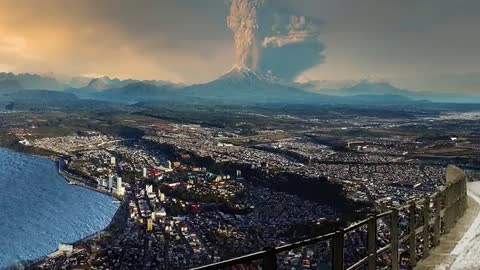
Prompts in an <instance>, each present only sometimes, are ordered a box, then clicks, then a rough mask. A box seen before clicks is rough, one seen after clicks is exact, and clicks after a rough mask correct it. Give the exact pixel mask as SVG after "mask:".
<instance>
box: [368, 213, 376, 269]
mask: <svg viewBox="0 0 480 270" xmlns="http://www.w3.org/2000/svg"><path fill="white" fill-rule="evenodd" d="M367 226H368V228H367V229H368V270H376V269H377V217H376V216H375V215H371V216H370V217H369V219H368V225H367Z"/></svg>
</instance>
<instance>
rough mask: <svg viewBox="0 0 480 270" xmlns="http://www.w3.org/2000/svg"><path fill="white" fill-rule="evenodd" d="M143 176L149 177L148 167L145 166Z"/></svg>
mask: <svg viewBox="0 0 480 270" xmlns="http://www.w3.org/2000/svg"><path fill="white" fill-rule="evenodd" d="M143 177H145V178H146V177H147V168H143Z"/></svg>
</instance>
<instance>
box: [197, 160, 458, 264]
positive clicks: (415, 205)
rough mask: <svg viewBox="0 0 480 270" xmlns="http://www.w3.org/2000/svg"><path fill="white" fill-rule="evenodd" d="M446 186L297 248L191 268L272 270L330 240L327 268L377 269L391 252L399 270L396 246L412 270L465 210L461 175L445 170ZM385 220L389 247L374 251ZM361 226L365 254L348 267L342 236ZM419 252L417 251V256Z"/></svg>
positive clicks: (291, 246)
mask: <svg viewBox="0 0 480 270" xmlns="http://www.w3.org/2000/svg"><path fill="white" fill-rule="evenodd" d="M446 180H447V181H446V185H445V187H444V188H442V189H441V190H440V191H438V192H436V193H435V194H433V195H432V196H430V197H427V198H424V199H422V200H417V201H412V202H410V203H409V204H406V205H405V206H402V207H399V208H394V209H391V210H388V211H386V212H383V213H380V214H375V215H370V216H369V217H368V218H367V219H365V220H362V221H360V222H358V223H355V224H353V225H351V226H349V227H347V228H345V229H342V230H338V231H336V232H333V233H329V234H326V235H321V236H318V237H314V238H310V239H307V240H303V241H299V242H296V243H291V244H287V245H284V246H279V247H272V248H265V249H264V250H262V251H259V252H256V253H252V254H248V255H245V256H241V257H237V258H233V259H230V260H226V261H222V262H218V263H214V264H210V265H206V266H201V267H197V268H193V269H192V270H213V269H235V268H238V269H241V268H242V267H241V265H245V264H252V263H253V262H254V261H261V262H260V263H259V264H258V267H259V268H261V269H265V270H274V269H277V263H278V261H277V259H278V255H279V254H280V253H282V252H286V251H291V250H295V249H298V248H302V247H305V246H308V245H312V244H316V243H320V242H323V241H330V246H331V247H332V254H333V255H332V256H333V258H332V262H331V265H332V269H334V270H354V269H369V270H376V269H377V267H378V265H377V263H378V257H379V256H380V255H381V254H384V253H386V252H390V265H389V266H390V267H389V268H390V269H392V270H398V269H400V263H401V262H400V245H401V244H402V245H404V246H405V247H406V248H407V251H406V252H405V254H407V255H408V256H407V260H408V264H409V267H410V268H413V267H414V266H415V265H416V263H417V261H418V260H419V259H423V258H426V257H428V255H429V253H430V249H431V248H432V247H435V246H437V245H438V244H439V243H440V238H441V235H443V234H444V233H448V232H449V231H450V230H451V229H452V228H453V227H454V226H455V223H456V222H457V221H458V219H459V218H461V217H462V216H463V214H464V213H465V210H466V208H467V188H466V177H465V174H464V173H463V171H461V170H460V169H458V168H457V167H453V166H450V167H449V168H448V169H447V176H446ZM401 212H402V213H405V214H404V215H402V217H405V218H406V221H407V222H406V225H407V226H406V228H400V226H399V224H400V223H399V218H400V216H401V215H400V214H399V213H401ZM382 218H388V220H389V221H390V222H389V227H390V228H389V232H390V242H389V244H387V245H384V246H383V247H378V243H377V242H378V241H377V239H378V231H377V229H378V220H379V219H382ZM362 226H366V227H367V239H368V241H367V255H366V256H364V257H363V258H361V259H359V260H357V261H356V262H354V263H353V264H351V265H350V266H348V267H347V266H346V264H345V260H344V259H345V237H346V234H347V233H349V232H352V231H354V230H356V229H358V228H360V227H362ZM418 251H420V252H418Z"/></svg>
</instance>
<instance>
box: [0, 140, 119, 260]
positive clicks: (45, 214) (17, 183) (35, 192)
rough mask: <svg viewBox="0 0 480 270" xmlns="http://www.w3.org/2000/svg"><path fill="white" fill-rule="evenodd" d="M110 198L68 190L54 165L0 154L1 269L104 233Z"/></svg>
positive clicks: (112, 210)
mask: <svg viewBox="0 0 480 270" xmlns="http://www.w3.org/2000/svg"><path fill="white" fill-rule="evenodd" d="M117 208H118V206H116V205H115V204H113V203H112V198H110V197H108V196H106V195H103V194H100V193H97V192H94V191H90V190H87V189H84V188H81V187H76V186H71V185H68V184H67V182H66V181H65V179H64V178H62V177H61V176H60V175H59V174H58V173H57V169H56V166H55V163H54V162H52V161H50V160H47V159H42V158H35V157H30V156H27V155H23V154H19V153H15V152H12V151H9V150H4V149H0V269H1V268H4V267H7V266H10V265H12V264H15V263H17V262H19V261H20V260H32V259H38V258H41V257H43V256H45V255H47V254H49V253H52V252H54V251H55V250H57V248H58V244H60V243H72V242H75V241H77V240H79V239H82V238H84V237H86V236H89V235H91V234H94V233H95V232H97V231H100V230H102V229H104V228H105V227H106V226H108V224H109V223H110V221H111V219H112V217H113V215H114V214H115V211H116V210H117Z"/></svg>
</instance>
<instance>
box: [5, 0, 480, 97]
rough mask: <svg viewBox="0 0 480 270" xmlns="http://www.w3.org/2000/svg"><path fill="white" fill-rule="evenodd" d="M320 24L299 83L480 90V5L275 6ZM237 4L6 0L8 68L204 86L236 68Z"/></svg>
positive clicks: (435, 1)
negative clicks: (377, 82)
mask: <svg viewBox="0 0 480 270" xmlns="http://www.w3.org/2000/svg"><path fill="white" fill-rule="evenodd" d="M267 5H268V6H267V8H271V9H272V10H282V12H284V13H288V14H295V15H299V16H306V17H307V18H309V19H312V20H315V21H316V22H319V25H320V29H319V38H320V41H321V42H322V44H323V45H324V49H323V51H322V52H321V54H320V53H319V54H318V55H316V56H314V57H318V58H319V59H318V63H319V64H318V65H316V66H314V67H312V68H309V69H307V70H305V71H304V72H303V74H302V75H300V77H299V78H298V79H301V80H306V79H311V80H354V79H362V78H380V79H387V80H388V81H390V82H392V83H394V84H395V85H397V86H399V87H404V88H411V89H417V90H428V91H450V92H456V91H457V92H467V93H468V92H470V93H480V53H478V52H477V51H478V49H479V48H480V34H479V33H480V32H479V26H480V16H478V11H479V10H480V1H477V0H457V1H452V0H401V1H398V0H362V1H358V0H270V1H269V3H268V4H267ZM229 10H230V8H229V1H228V0H135V1H133V0H0V71H11V72H15V73H20V72H35V73H48V72H53V73H57V74H65V75H88V76H100V75H108V76H111V77H120V78H136V79H163V80H171V81H176V82H184V83H197V82H205V81H209V80H212V79H215V78H216V77H218V76H219V75H221V74H223V73H225V72H227V71H228V70H229V69H230V68H231V67H232V65H233V63H234V58H235V53H234V40H233V34H232V32H231V30H230V29H229V28H228V27H227V16H228V14H229Z"/></svg>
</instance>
